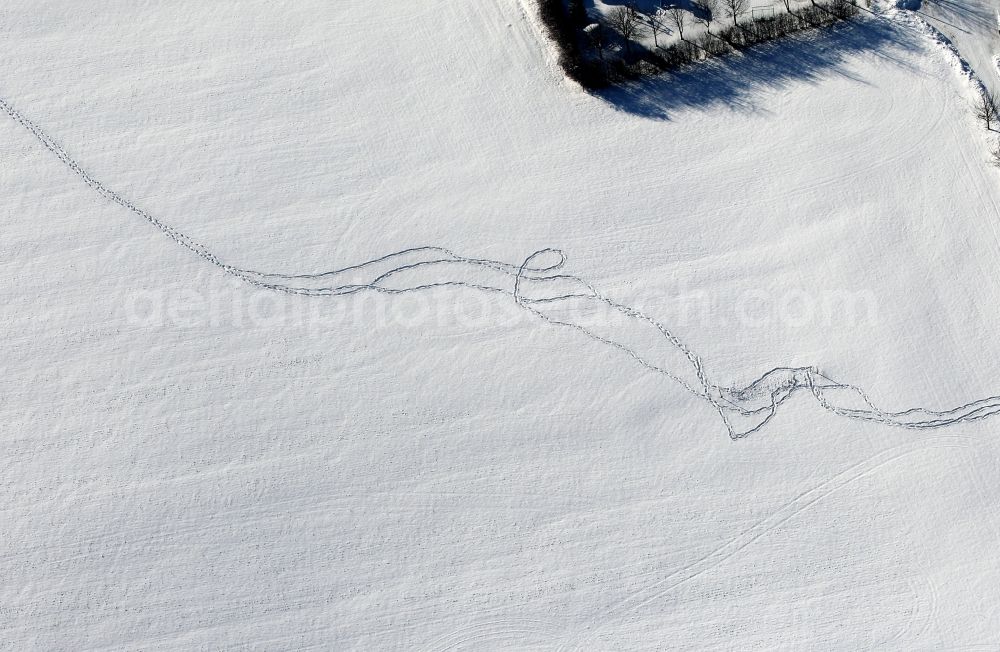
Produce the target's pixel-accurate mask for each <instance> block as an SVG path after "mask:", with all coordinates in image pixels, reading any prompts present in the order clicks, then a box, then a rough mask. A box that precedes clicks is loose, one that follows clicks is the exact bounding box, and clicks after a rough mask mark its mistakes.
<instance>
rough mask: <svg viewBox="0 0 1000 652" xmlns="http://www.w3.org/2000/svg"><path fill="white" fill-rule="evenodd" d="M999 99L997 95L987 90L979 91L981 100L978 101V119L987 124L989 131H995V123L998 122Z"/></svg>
mask: <svg viewBox="0 0 1000 652" xmlns="http://www.w3.org/2000/svg"><path fill="white" fill-rule="evenodd" d="M997 105H998V99H997V96H996V93H993V92H991V91H988V90H986V89H985V88H984V89H982V90H980V91H979V98H978V99H977V100H976V103H975V105H974V106H975V109H976V117H977V118H979V119H980V120H982V121H983V122H984V123H986V129H987V130H988V131H992V130H993V123H994V122H995V121H996V120H997Z"/></svg>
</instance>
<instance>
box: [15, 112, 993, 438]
mask: <svg viewBox="0 0 1000 652" xmlns="http://www.w3.org/2000/svg"><path fill="white" fill-rule="evenodd" d="M0 108H2V109H3V111H4V112H5V113H6V114H7V115H8V116H10V118H11V119H13V120H14V121H15V122H17V123H18V124H19V125H21V126H22V127H24V128H25V129H26V130H27V131H29V132H30V133H31V134H32V135H33V136H34V137H35V138H36V139H37V140H38V141H39V142H40V143H41V144H42V145H43V146H44V147H45V148H46V149H47V150H49V151H50V152H51V153H53V154H54V155H55V156H56V157H57V158H58V159H59V160H60V161H61V162H62V163H63V164H64V165H66V166H67V167H68V168H69V169H70V170H72V171H73V173H74V174H76V175H77V176H78V177H80V178H81V179H82V180H83V182H84V183H86V184H87V185H88V186H90V187H91V188H92V189H93V190H94V191H95V192H97V193H98V194H100V195H101V196H103V197H104V198H106V199H108V200H110V201H112V202H114V203H116V204H118V205H120V206H122V207H123V208H126V209H127V210H129V211H130V212H132V213H133V214H135V215H137V216H139V217H141V218H142V219H144V220H145V221H147V222H149V223H150V224H151V225H153V226H154V227H156V228H157V229H158V230H159V231H160V232H162V233H163V234H164V235H165V236H167V237H168V238H170V239H171V240H173V241H174V242H175V243H177V244H179V245H181V246H182V247H185V248H186V249H189V250H190V251H192V252H194V253H195V254H196V255H197V256H199V257H200V258H202V259H204V260H206V261H207V262H209V263H211V264H212V265H214V266H216V267H218V268H219V269H221V270H222V271H223V272H224V273H226V274H229V275H231V276H233V277H236V278H238V279H240V280H241V281H243V282H245V283H247V284H249V285H252V286H255V287H258V288H262V289H266V290H271V291H275V292H282V293H286V294H292V295H303V296H310V297H337V296H345V295H350V294H355V293H358V292H365V291H371V292H380V293H385V294H403V293H408V292H418V291H421V290H429V289H432V288H443V287H463V288H469V289H473V290H477V291H481V292H488V293H494V294H501V295H505V296H508V297H510V298H512V299H513V300H514V301H515V302H516V304H517V305H518V306H519V307H521V308H523V309H524V310H527V311H528V312H530V313H531V314H533V315H535V316H536V317H538V318H539V319H540V320H542V321H544V322H546V323H548V324H552V325H555V326H559V327H563V328H567V329H572V330H574V331H576V332H578V333H581V334H583V335H584V336H586V337H588V338H590V339H591V340H594V341H596V342H599V343H601V344H603V345H605V346H608V347H610V348H613V349H616V350H618V351H620V352H621V353H624V354H625V355H627V356H628V357H630V358H631V359H632V360H633V361H634V362H635V363H638V364H639V365H640V366H642V367H643V368H645V369H647V370H649V371H651V372H654V373H656V374H659V375H662V376H665V377H667V378H669V379H671V380H672V381H674V382H676V383H678V384H680V385H681V386H682V387H683V388H684V389H685V390H687V391H688V392H690V393H691V394H693V395H695V396H697V397H698V398H700V399H702V400H704V401H706V402H708V403H709V404H711V406H712V407H713V408H714V409H715V410H716V411H717V412H718V414H719V416H720V418H721V419H722V422H723V424H724V425H725V428H726V431H727V432H728V434H729V437H730V438H732V439H734V440H736V439H741V438H744V437H747V436H748V435H751V434H753V433H755V432H757V431H759V430H761V429H762V428H763V427H764V426H766V425H767V424H768V422H770V421H771V419H772V418H774V416H775V415H776V414H777V411H778V408H779V407H780V406H781V405H782V404H784V403H785V402H786V401H788V400H789V399H791V398H792V397H793V396H795V395H797V394H801V393H808V394H810V395H811V396H812V397H813V399H814V400H815V401H816V402H817V403H818V404H819V405H820V406H821V407H822V408H823V409H825V410H827V411H828V412H831V413H833V414H836V415H838V416H841V417H844V418H847V419H854V420H860V421H872V422H877V423H881V424H884V425H887V426H893V427H899V428H908V429H914V430H924V429H935V428H943V427H946V426H950V425H953V424H957V423H962V422H967V421H978V420H982V419H986V418H989V417H992V416H995V415H996V414H998V413H1000V396H989V397H987V398H983V399H978V400H974V401H969V402H967V403H964V404H962V405H959V406H956V407H953V408H949V409H945V410H932V409H929V408H926V407H914V408H910V409H906V410H902V411H896V412H892V411H887V410H884V409H882V408H880V407H878V406H876V405H875V404H874V403H873V402H872V400H871V399H870V398H869V397H868V395H867V394H866V392H865V391H864V390H863V389H861V388H860V387H857V386H855V385H852V384H849V383H844V382H839V381H837V380H834V379H832V378H830V377H829V376H827V375H825V374H823V373H822V372H820V370H819V369H818V368H817V367H813V366H810V367H784V366H778V367H774V368H772V369H770V370H769V371H767V372H765V373H764V374H762V375H760V376H759V377H758V378H757V379H756V380H754V381H752V382H750V383H749V384H747V385H746V386H743V387H728V386H724V385H719V384H717V383H716V382H714V381H713V380H712V379H711V378H710V376H709V375H708V373H707V372H706V371H705V369H704V366H703V365H702V362H701V359H700V358H699V357H698V356H697V355H696V354H695V353H694V352H692V351H691V350H690V349H689V348H688V347H687V346H686V345H685V344H684V343H683V342H682V341H681V340H680V339H679V338H678V337H677V336H676V335H675V334H674V333H673V332H672V331H671V330H670V329H669V328H667V327H666V326H665V325H664V324H663V323H661V322H660V321H658V320H657V319H655V318H653V317H652V316H650V315H647V314H646V313H644V312H642V311H640V310H638V309H636V308H634V307H631V306H628V305H625V304H622V303H619V302H617V301H614V300H613V299H610V298H609V297H607V296H605V295H604V294H602V293H601V292H600V291H599V290H598V289H597V288H596V287H595V286H593V285H592V284H591V283H589V282H588V281H586V280H584V279H583V278H580V277H578V276H575V275H572V274H567V273H563V272H562V271H561V270H562V269H563V268H564V267H565V263H566V256H565V254H564V253H563V252H562V251H561V250H558V249H552V248H546V249H540V250H538V251H535V252H533V253H531V254H530V255H529V256H527V257H526V258H525V259H524V261H522V262H521V263H520V264H514V263H510V262H505V261H500V260H490V259H484V258H475V257H468V256H462V255H459V254H457V253H455V252H453V251H451V250H449V249H446V248H443V247H436V246H416V247H411V248H407V249H403V250H400V251H396V252H393V253H389V254H386V255H384V256H381V257H378V258H375V259H372V260H368V261H365V262H362V263H358V264H354V265H350V266H347V267H341V268H337V269H332V270H329V271H325V272H321V273H316V274H283V273H273V272H262V271H258V270H254V269H249V268H242V267H237V266H234V265H231V264H229V263H226V262H224V261H223V260H221V259H220V258H219V257H218V256H217V255H216V254H215V253H213V252H212V251H211V250H210V249H209V248H208V247H207V246H205V245H204V244H202V243H200V242H198V241H197V240H195V239H193V238H191V237H190V236H188V235H186V234H184V233H182V232H180V231H178V230H177V229H175V228H173V227H172V226H170V225H169V224H167V223H166V222H163V221H162V220H160V219H159V218H157V217H155V216H153V215H151V214H150V213H148V212H147V211H145V210H144V209H142V208H140V207H139V206H137V205H135V204H134V203H133V202H132V201H130V200H129V199H127V198H125V197H123V196H122V195H120V194H119V193H117V192H116V191H114V190H112V189H111V188H109V187H108V186H106V185H105V184H104V183H102V182H101V181H99V180H98V179H96V178H95V177H93V176H92V175H91V174H90V173H88V172H87V171H86V170H85V169H84V168H83V167H81V166H80V164H79V163H77V161H76V160H75V159H74V158H73V157H71V156H70V155H69V153H67V152H66V150H65V149H63V148H62V147H61V146H60V145H59V144H58V143H57V142H56V141H55V139H53V138H52V137H51V136H49V135H48V134H47V133H46V132H45V131H43V130H42V129H41V128H40V127H39V126H38V125H36V124H35V123H33V122H32V121H31V120H29V119H28V118H26V117H25V116H24V115H22V114H21V113H20V112H18V111H17V110H16V109H15V108H14V107H13V106H12V105H11V104H10V103H8V102H7V101H6V100H4V99H0ZM545 259H549V262H544V261H545ZM455 269H459V270H460V271H461V272H463V273H467V272H473V273H478V274H482V273H486V274H487V275H488V278H487V280H484V281H481V282H477V281H474V280H463V278H462V276H461V275H460V274H456V273H455V272H454V271H452V272H449V271H448V270H455ZM417 270H420V271H430V272H432V273H434V274H435V275H436V278H437V280H434V281H431V282H413V281H412V279H411V280H410V281H409V282H408V281H407V275H412V274H413V273H414V272H416V271H417ZM349 276H354V277H355V278H350V279H348V277H349ZM390 281H392V282H393V283H392V284H390ZM552 288H555V289H552ZM529 290H530V292H531V294H529V293H528V291H529ZM570 301H584V302H587V303H589V304H591V305H592V306H594V307H597V308H599V309H603V310H610V311H611V312H613V313H617V314H618V315H622V316H624V317H625V318H627V320H628V321H629V323H630V324H631V325H632V327H633V328H643V329H650V328H652V329H654V330H655V332H656V333H657V334H658V335H659V337H661V338H662V339H663V340H664V341H666V342H667V343H668V345H669V346H670V347H672V348H673V350H674V351H675V352H676V353H679V354H680V357H679V358H678V359H679V360H682V361H686V365H685V366H678V368H675V366H674V365H670V366H665V365H663V364H659V363H656V362H654V361H653V360H652V359H651V358H650V357H649V356H648V355H647V354H644V353H643V352H642V351H640V350H637V349H636V348H633V347H631V346H629V345H626V344H625V343H623V338H622V337H621V336H620V335H621V334H620V333H612V334H610V335H609V334H603V333H601V332H599V331H598V330H597V329H595V328H593V327H589V326H584V325H582V324H580V323H578V322H574V321H570V320H568V319H566V318H560V317H556V316H554V315H553V314H551V312H552V311H553V310H555V309H557V308H558V307H559V305H560V304H564V303H566V302H570Z"/></svg>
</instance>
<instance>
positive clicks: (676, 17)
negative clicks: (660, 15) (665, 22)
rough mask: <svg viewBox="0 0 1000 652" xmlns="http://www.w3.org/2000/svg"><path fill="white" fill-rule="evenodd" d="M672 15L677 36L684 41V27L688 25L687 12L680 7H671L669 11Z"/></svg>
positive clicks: (671, 20)
mask: <svg viewBox="0 0 1000 652" xmlns="http://www.w3.org/2000/svg"><path fill="white" fill-rule="evenodd" d="M667 12H668V14H669V15H670V22H671V23H673V24H674V27H676V28H677V35H678V36H680V37H681V40H682V41H683V40H685V39H684V25H685V24H686V23H687V12H686V11H684V10H683V9H681V8H680V7H671V8H670V9H668V10H667Z"/></svg>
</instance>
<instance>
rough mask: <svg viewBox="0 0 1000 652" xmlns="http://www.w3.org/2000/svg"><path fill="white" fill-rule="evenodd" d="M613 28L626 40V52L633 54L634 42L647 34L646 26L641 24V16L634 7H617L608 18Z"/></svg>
mask: <svg viewBox="0 0 1000 652" xmlns="http://www.w3.org/2000/svg"><path fill="white" fill-rule="evenodd" d="M608 20H609V22H610V23H611V26H612V27H614V28H615V30H616V31H617V32H618V33H619V34H621V35H622V38H623V39H625V52H627V53H629V54H631V52H632V40H633V39H637V38H639V37H640V36H642V35H643V33H645V27H646V26H645V25H643V24H642V23H641V22H639V14H638V12H636V11H635V8H634V7H630V6H625V7H615V8H614V10H613V11H612V12H611V15H610V16H609V18H608Z"/></svg>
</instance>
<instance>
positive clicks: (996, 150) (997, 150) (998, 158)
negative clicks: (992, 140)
mask: <svg viewBox="0 0 1000 652" xmlns="http://www.w3.org/2000/svg"><path fill="white" fill-rule="evenodd" d="M990 154H992V155H993V165H995V166H997V167H998V168H1000V139H998V140H997V144H996V145H995V146H994V147H993V149H992V150H991V151H990Z"/></svg>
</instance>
